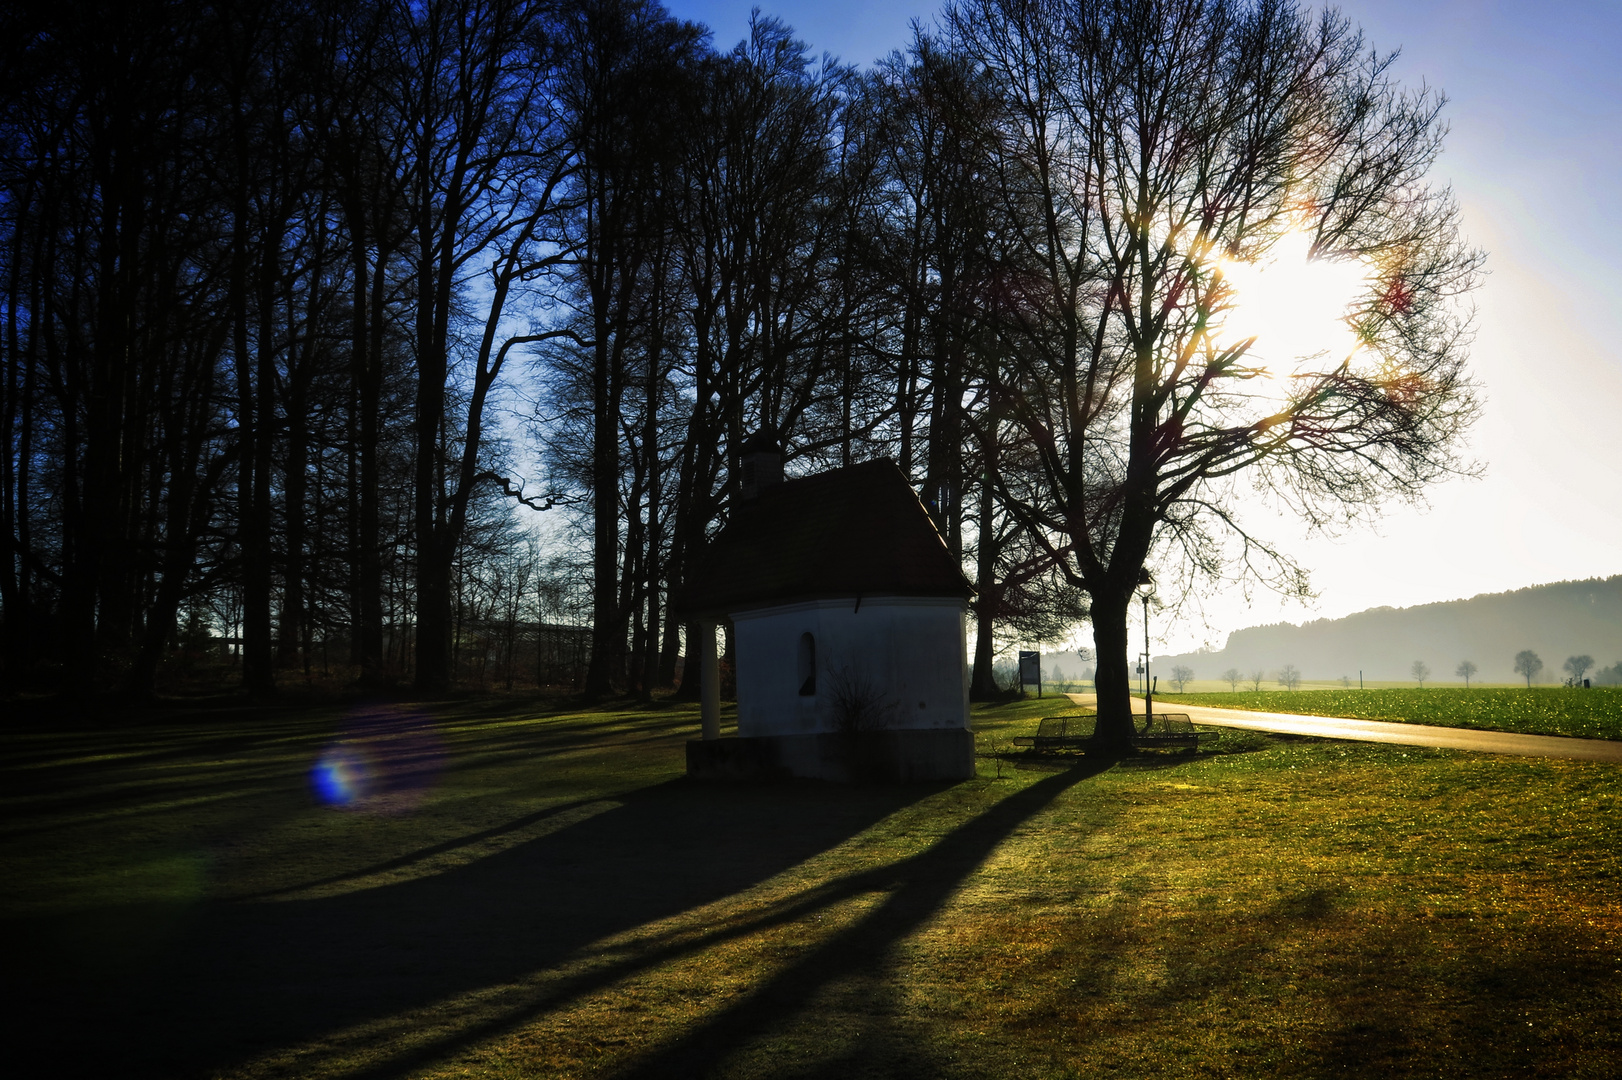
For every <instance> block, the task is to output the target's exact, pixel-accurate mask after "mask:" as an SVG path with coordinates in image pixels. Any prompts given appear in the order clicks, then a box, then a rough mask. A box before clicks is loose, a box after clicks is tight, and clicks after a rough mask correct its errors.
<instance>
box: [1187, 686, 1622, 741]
mask: <svg viewBox="0 0 1622 1080" xmlns="http://www.w3.org/2000/svg"><path fill="white" fill-rule="evenodd" d="M1155 700H1156V701H1160V702H1168V703H1170V702H1181V703H1183V704H1186V705H1209V706H1212V707H1214V708H1223V709H1251V710H1254V711H1257V712H1284V713H1302V714H1305V715H1309V716H1347V717H1355V718H1356V719H1359V720H1392V721H1399V722H1402V723H1408V724H1440V725H1442V726H1445V727H1467V728H1482V729H1484V730H1488V731H1518V732H1523V733H1525V734H1528V735H1573V736H1577V737H1580V738H1588V739H1622V687H1616V686H1603V687H1595V688H1593V689H1592V690H1575V689H1568V688H1564V687H1534V688H1532V689H1530V690H1528V689H1526V688H1525V687H1521V688H1518V689H1507V688H1504V687H1485V688H1481V689H1470V690H1465V689H1463V688H1462V687H1461V688H1454V687H1441V688H1437V689H1429V690H1419V689H1406V690H1392V689H1386V690H1294V691H1291V690H1263V691H1261V692H1260V693H1253V692H1250V691H1243V690H1242V691H1240V692H1238V693H1219V694H1168V693H1159V694H1156V695H1155Z"/></svg>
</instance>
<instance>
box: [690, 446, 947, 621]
mask: <svg viewBox="0 0 1622 1080" xmlns="http://www.w3.org/2000/svg"><path fill="white" fill-rule="evenodd" d="M973 593H974V586H973V585H971V584H970V583H969V580H968V578H966V577H964V576H963V571H962V569H961V568H960V567H959V566H958V565H957V562H956V560H954V559H953V558H952V554H951V552H949V551H948V550H947V549H946V543H945V541H943V540H942V539H941V535H940V533H939V532H937V531H936V530H935V523H934V522H933V521H932V520H931V519H930V517H929V512H928V511H927V510H925V509H924V506H923V503H921V502H919V501H918V495H917V494H916V493H915V492H914V491H913V490H912V485H911V484H909V483H907V478H906V477H905V476H903V475H902V474H901V470H900V468H898V467H897V466H896V463H895V462H893V461H890V460H888V459H881V460H878V461H869V462H865V463H863V464H861V465H852V466H850V467H849V468H844V469H834V470H831V471H829V472H825V473H818V474H817V475H815V476H807V477H804V478H802V479H799V480H785V481H783V482H782V483H781V484H776V485H773V486H772V487H770V488H767V489H766V490H765V491H763V492H761V494H760V495H759V496H758V497H756V498H755V499H752V500H750V501H748V502H743V503H740V504H739V505H738V507H737V509H736V511H735V513H734V515H733V519H732V521H731V522H730V523H728V525H727V527H726V528H725V529H724V530H723V531H722V532H721V535H719V536H717V537H716V538H715V540H714V541H713V542H712V543H711V544H710V545H709V547H708V548H707V549H706V550H705V551H704V553H703V555H702V556H701V557H700V560H699V564H698V567H697V571H696V572H695V573H694V574H693V576H692V577H691V578H690V579H689V580H688V583H687V586H686V587H685V588H684V589H682V590H681V592H680V593H679V594H678V596H677V598H676V608H677V610H678V612H680V613H681V614H683V615H685V616H687V617H696V616H698V615H721V614H724V613H726V612H731V611H738V610H741V609H743V608H748V607H758V606H763V605H770V604H780V603H793V602H796V601H800V600H816V599H832V598H835V597H850V596H959V597H968V596H971V595H973Z"/></svg>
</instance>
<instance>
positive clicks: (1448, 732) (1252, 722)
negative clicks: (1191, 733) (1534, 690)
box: [1065, 694, 1622, 762]
mask: <svg viewBox="0 0 1622 1080" xmlns="http://www.w3.org/2000/svg"><path fill="white" fill-rule="evenodd" d="M1065 697H1067V698H1069V699H1070V700H1071V701H1074V702H1075V703H1076V704H1077V705H1085V706H1088V707H1091V706H1092V705H1093V704H1094V703H1095V701H1096V700H1097V696H1096V695H1094V694H1066V695H1065ZM1132 707H1133V709H1134V710H1135V711H1136V712H1138V713H1139V714H1140V715H1141V714H1142V712H1143V699H1142V698H1133V699H1132ZM1163 707H1164V708H1165V710H1166V711H1167V712H1180V713H1187V714H1188V716H1189V719H1191V720H1193V721H1194V722H1195V723H1196V724H1209V725H1211V726H1212V727H1232V728H1250V729H1251V730H1253V731H1281V732H1286V733H1288V734H1292V735H1317V736H1319V737H1321V738H1325V739H1353V740H1356V741H1359V742H1383V743H1398V744H1400V745H1402V746H1442V747H1447V748H1448V749H1451V750H1476V751H1480V752H1481V753H1485V754H1511V755H1514V756H1517V757H1545V758H1568V759H1570V760H1573V761H1617V762H1622V742H1613V741H1611V740H1609V739H1568V738H1565V737H1564V736H1560V735H1517V734H1514V733H1512V732H1507V731H1475V730H1472V729H1470V728H1450V727H1433V726H1431V725H1429V724H1393V723H1388V722H1386V721H1383V720H1348V719H1346V718H1344V717H1338V716H1301V715H1298V714H1295V713H1273V712H1248V711H1246V710H1243V709H1213V708H1209V707H1208V706H1204V705H1178V704H1172V703H1170V702H1167V703H1165V704H1164V706H1163ZM1156 715H1158V714H1156Z"/></svg>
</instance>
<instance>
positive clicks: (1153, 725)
mask: <svg viewBox="0 0 1622 1080" xmlns="http://www.w3.org/2000/svg"><path fill="white" fill-rule="evenodd" d="M1138 730H1139V731H1140V732H1142V733H1143V734H1145V735H1192V734H1194V721H1192V720H1190V719H1189V717H1188V714H1187V713H1158V712H1157V713H1155V714H1154V716H1152V717H1151V718H1150V719H1149V723H1148V725H1147V726H1145V727H1142V728H1139V729H1138Z"/></svg>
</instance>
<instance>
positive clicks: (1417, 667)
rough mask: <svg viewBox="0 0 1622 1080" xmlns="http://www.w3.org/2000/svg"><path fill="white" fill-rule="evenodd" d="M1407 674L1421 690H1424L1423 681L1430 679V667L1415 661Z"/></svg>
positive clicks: (1420, 661)
mask: <svg viewBox="0 0 1622 1080" xmlns="http://www.w3.org/2000/svg"><path fill="white" fill-rule="evenodd" d="M1408 674H1410V675H1412V676H1413V677H1414V681H1415V682H1417V683H1418V684H1419V688H1420V689H1421V690H1423V689H1425V680H1426V679H1428V678H1430V677H1431V668H1430V665H1429V664H1427V663H1425V661H1423V660H1415V661H1414V662H1413V664H1412V665H1411V666H1410V667H1409V668H1408Z"/></svg>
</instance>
